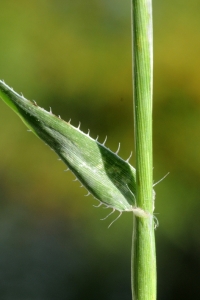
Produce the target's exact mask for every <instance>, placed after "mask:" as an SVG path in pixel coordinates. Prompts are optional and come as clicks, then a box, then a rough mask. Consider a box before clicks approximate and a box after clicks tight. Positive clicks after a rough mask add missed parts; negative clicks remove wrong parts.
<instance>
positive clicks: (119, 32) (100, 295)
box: [0, 0, 200, 300]
mask: <svg viewBox="0 0 200 300" xmlns="http://www.w3.org/2000/svg"><path fill="white" fill-rule="evenodd" d="M153 8H154V115H153V116H154V117H153V122H154V180H155V181H158V180H159V179H160V178H161V177H163V176H164V175H165V174H166V173H167V172H170V175H169V176H168V177H167V178H166V179H165V180H164V181H162V182H161V183H160V184H158V185H157V186H156V187H155V190H156V194H157V197H156V211H155V212H156V213H157V214H158V215H156V216H157V217H158V220H159V228H158V229H157V230H156V242H157V261H158V299H162V300H165V299H166V300H169V299H170V300H171V299H178V298H179V299H199V298H200V285H199V280H200V234H199V231H200V216H199V212H200V84H199V82H200V70H199V69H200V55H199V53H200V18H199V12H200V2H199V0H191V1H189V2H186V1H184V2H183V1H180V0H174V1H172V0H168V1H158V0H155V1H154V7H153ZM130 36H131V29H130V1H122V0H109V1H108V0H85V1H82V0H73V1H70V0H65V1H64V0H40V1H39V0H35V1H25V0H18V1H14V0H8V1H2V2H1V9H0V40H1V47H0V66H1V67H0V78H1V79H4V80H5V82H6V83H7V84H9V85H10V86H12V87H13V88H14V89H15V90H16V91H17V92H22V93H23V95H24V96H25V97H26V98H28V99H30V100H36V101H37V103H38V104H39V105H40V106H42V107H44V108H45V109H47V110H49V107H51V108H52V110H53V113H55V114H57V115H59V114H60V115H61V117H62V118H63V119H65V120H69V119H72V121H71V123H72V124H73V125H75V126H77V125H78V123H79V121H80V122H81V129H82V130H83V131H85V132H87V130H88V128H89V129H90V132H91V136H92V137H94V138H96V136H97V135H99V141H101V142H103V141H104V138H105V136H106V135H107V136H108V141H107V146H108V147H109V148H111V149H112V150H113V151H115V150H117V148H118V143H119V142H120V143H121V150H120V155H121V156H122V158H124V159H126V158H128V157H129V155H130V152H131V151H133V150H134V146H133V113H132V111H133V108H132V86H131V39H130ZM0 120H1V127H0V141H1V142H0V298H1V299H3V300H18V299H19V300H27V299H28V300H40V299H42V300H51V299H52V300H54V299H59V300H65V299H70V300H71V299H72V300H73V299H74V300H77V299H96V300H98V299H104V300H107V299H109V300H111V299H115V300H118V299H119V300H121V299H123V300H128V299H131V291H130V251H131V250H130V248H131V233H132V216H131V214H130V213H124V214H123V215H122V217H121V218H120V219H119V220H118V221H117V222H116V223H114V224H113V225H112V226H111V228H110V229H107V227H108V225H109V224H110V222H111V221H112V219H113V217H110V218H108V219H107V220H105V221H100V219H101V218H103V217H105V216H106V214H107V213H108V211H107V210H105V209H100V208H99V209H96V208H94V207H93V205H95V204H96V201H95V200H94V199H93V198H92V197H84V194H86V192H85V191H84V190H83V189H80V188H79V183H77V182H73V179H74V176H73V175H72V174H70V173H69V172H67V173H65V172H63V170H64V169H66V167H65V166H64V165H63V163H62V162H60V161H58V160H57V156H56V155H55V154H54V153H53V152H52V151H51V150H50V149H49V148H48V147H47V146H45V145H44V144H43V143H42V142H41V141H40V140H39V139H37V138H36V137H35V136H33V134H31V133H30V132H27V130H26V128H25V126H24V124H23V123H22V122H21V121H20V120H19V118H17V116H16V115H15V114H14V113H13V112H12V111H11V110H10V109H9V108H8V107H6V105H5V104H4V103H3V102H0ZM131 163H132V164H133V165H134V155H133V157H132V159H131Z"/></svg>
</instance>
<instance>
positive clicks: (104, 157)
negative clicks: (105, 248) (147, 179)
mask: <svg viewBox="0 0 200 300" xmlns="http://www.w3.org/2000/svg"><path fill="white" fill-rule="evenodd" d="M0 97H1V98H2V100H3V101H4V102H5V103H6V104H7V105H8V106H9V107H11V108H12V109H13V110H14V111H15V112H16V113H17V115H18V116H19V117H20V118H21V119H22V121H23V122H24V123H25V124H26V125H27V126H28V128H30V129H31V131H33V132H34V133H35V134H36V135H37V136H38V137H39V138H40V139H42V140H43V141H44V142H45V143H46V144H48V145H49V146H50V147H51V148H52V149H53V150H54V151H55V152H56V153H57V154H58V155H59V156H60V158H61V159H62V160H63V161H64V163H65V164H66V165H67V166H68V168H69V169H70V170H71V171H72V172H73V173H74V174H75V175H76V177H77V178H78V179H79V180H80V182H81V183H82V184H83V185H84V186H85V187H86V188H87V190H88V191H89V192H90V193H91V194H92V195H93V196H94V197H95V198H96V199H98V200H99V201H100V203H102V204H105V205H106V206H107V207H111V208H113V209H114V210H115V209H116V210H118V211H135V214H136V215H137V214H140V211H142V210H140V209H139V208H136V200H135V190H136V180H135V177H136V170H135V169H134V168H133V167H132V166H131V165H130V164H129V163H128V161H124V160H123V159H122V158H120V157H119V156H118V155H117V153H113V152H112V151H110V150H109V149H108V148H106V147H105V145H104V144H100V143H99V142H98V141H97V140H94V139H92V138H91V137H90V136H89V134H85V133H83V132H82V131H80V129H79V128H75V127H74V126H72V125H71V124H70V122H65V121H63V120H61V119H60V118H59V117H57V116H55V115H53V114H52V112H51V111H50V112H48V111H45V110H44V109H43V108H41V107H39V106H38V105H37V104H36V102H31V101H29V100H27V99H25V98H24V97H23V96H20V95H18V94H17V93H16V92H15V91H14V90H13V89H11V88H10V87H8V86H7V85H6V84H5V83H4V82H3V81H0Z"/></svg>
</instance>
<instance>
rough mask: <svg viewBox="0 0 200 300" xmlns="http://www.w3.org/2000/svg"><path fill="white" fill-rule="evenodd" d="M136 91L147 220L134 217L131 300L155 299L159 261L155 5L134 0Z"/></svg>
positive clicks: (139, 181)
mask: <svg viewBox="0 0 200 300" xmlns="http://www.w3.org/2000/svg"><path fill="white" fill-rule="evenodd" d="M131 14H132V34H133V88H134V120H135V151H136V199H137V206H138V207H140V208H141V209H143V210H145V211H147V212H148V213H149V217H148V218H141V217H135V216H134V224H133V225H134V228H133V240H132V260H131V261H132V266H131V272H132V276H131V284H132V298H133V299H137V300H150V299H151V300H155V299H156V257H155V237H154V220H153V209H154V204H153V201H154V199H153V191H152V182H153V181H152V170H153V167H152V73H153V64H152V60H153V55H152V52H153V51H152V44H153V43H152V39H153V36H152V3H151V0H132V10H131Z"/></svg>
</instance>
